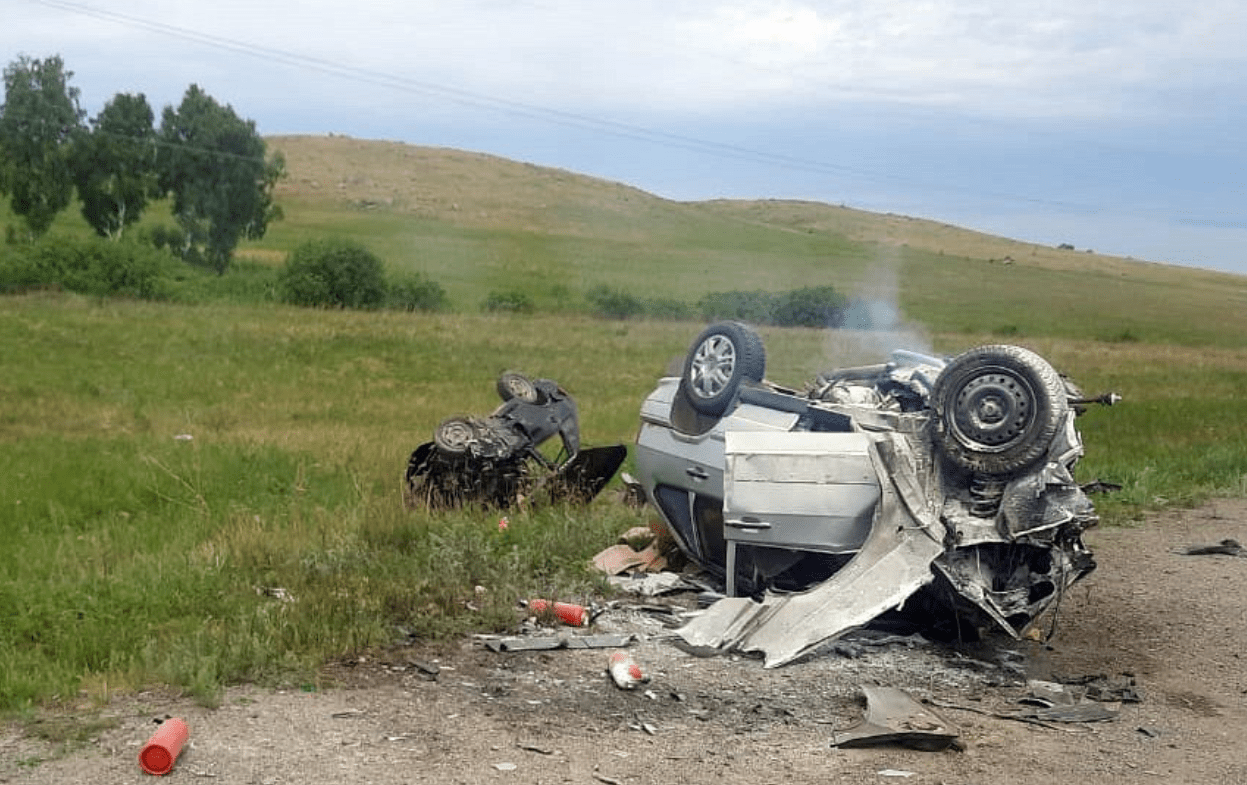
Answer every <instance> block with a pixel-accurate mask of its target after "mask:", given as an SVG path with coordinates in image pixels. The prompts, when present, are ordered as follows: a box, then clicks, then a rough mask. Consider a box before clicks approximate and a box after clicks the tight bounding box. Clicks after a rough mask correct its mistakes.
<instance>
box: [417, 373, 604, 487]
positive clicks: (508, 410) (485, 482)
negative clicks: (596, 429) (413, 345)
mask: <svg viewBox="0 0 1247 785" xmlns="http://www.w3.org/2000/svg"><path fill="white" fill-rule="evenodd" d="M496 389H497V392H498V397H499V398H501V399H502V404H501V405H500V406H499V407H498V408H497V409H495V410H494V412H493V413H492V414H490V415H489V416H488V417H483V418H482V417H467V416H454V417H448V418H447V419H445V420H443V421H442V422H441V423H440V424H439V425H438V426H437V428H436V429H434V431H433V440H432V441H430V442H425V443H424V444H421V445H420V446H419V447H417V448H416V449H415V451H414V452H412V454H411V457H410V458H409V459H408V461H407V470H406V472H405V474H404V475H403V486H404V492H405V493H404V495H405V497H406V500H407V504H408V506H416V505H424V506H426V507H431V508H441V507H451V506H458V505H462V504H468V503H478V504H485V505H491V506H496V507H503V508H506V507H510V506H512V505H514V504H516V503H518V502H520V501H523V500H528V499H544V500H570V501H579V502H587V501H589V500H591V499H592V498H593V497H594V496H596V495H597V494H598V492H600V491H601V490H602V488H603V487H604V486H605V485H606V483H608V482H609V481H610V479H611V477H613V476H614V475H615V472H616V471H618V470H619V467H620V466H621V465H622V464H623V461H624V459H625V458H626V457H627V454H628V450H627V448H626V447H624V446H623V445H622V444H619V445H611V446H607V447H595V448H588V449H582V448H581V446H580V423H579V420H578V415H577V408H576V402H575V400H574V399H573V398H572V397H571V396H570V395H569V394H568V393H567V391H566V390H564V389H563V388H562V387H560V386H559V385H558V384H557V383H556V382H554V381H551V380H550V379H529V378H528V377H526V376H524V375H522V374H519V373H515V372H513V371H507V372H506V373H503V374H502V375H501V376H500V377H499V378H498V381H497V384H496ZM555 436H558V437H559V439H560V441H561V450H560V451H559V452H558V454H557V456H555V457H554V458H548V457H546V455H544V454H543V453H542V452H541V451H540V450H539V449H538V448H539V447H540V446H541V445H542V444H543V443H544V442H546V441H547V440H549V439H552V438H553V437H555Z"/></svg>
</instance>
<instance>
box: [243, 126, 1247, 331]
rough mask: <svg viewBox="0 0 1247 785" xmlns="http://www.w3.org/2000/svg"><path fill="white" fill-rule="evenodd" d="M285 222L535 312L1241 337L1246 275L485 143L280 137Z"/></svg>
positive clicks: (469, 297) (469, 294) (296, 236)
mask: <svg viewBox="0 0 1247 785" xmlns="http://www.w3.org/2000/svg"><path fill="white" fill-rule="evenodd" d="M268 141H269V145H270V147H271V148H272V149H275V150H280V151H282V152H283V153H284V154H285V156H286V159H287V164H288V168H289V173H290V176H289V178H288V179H287V180H286V181H284V182H283V183H282V184H281V185H280V187H279V192H278V197H279V200H280V202H281V203H282V204H283V205H284V207H285V210H286V214H287V218H286V220H285V221H283V222H280V223H277V224H274V225H273V226H272V228H271V229H270V234H269V236H268V238H266V240H265V241H264V242H262V243H260V244H258V245H257V246H255V247H254V248H252V249H250V250H249V251H245V252H244V253H251V254H252V255H253V256H254V257H255V258H268V259H270V260H273V261H277V260H279V259H281V258H282V254H283V252H284V250H285V249H288V248H289V247H291V245H292V244H294V243H296V242H298V241H299V240H300V239H303V238H306V237H309V236H318V235H324V234H346V235H351V236H353V237H355V238H357V239H360V240H362V241H363V242H365V243H366V244H368V245H369V246H370V247H371V248H373V250H374V251H376V252H377V253H378V254H380V255H381V256H382V257H383V258H384V259H385V260H386V261H387V262H388V263H389V264H390V265H391V266H392V267H394V268H395V269H417V270H421V271H423V272H426V273H428V274H429V275H431V276H432V277H433V278H434V279H435V280H437V281H439V282H440V283H442V285H443V286H445V287H446V288H447V290H448V292H449V294H450V296H451V299H452V302H453V303H454V304H455V307H456V308H458V309H461V310H474V309H475V308H476V307H477V306H478V305H479V303H480V302H481V300H482V299H483V298H484V297H485V296H486V295H487V294H488V293H489V292H490V291H495V290H499V291H502V290H505V291H517V292H522V293H523V294H524V295H525V296H526V297H528V298H530V299H531V300H532V301H533V302H534V303H535V304H536V305H537V306H538V308H539V309H540V310H543V311H555V312H560V311H561V312H567V311H576V310H578V309H581V308H582V307H583V294H584V293H585V292H587V291H589V290H590V289H592V288H593V287H595V286H609V287H613V288H618V289H620V290H624V291H627V292H630V293H632V294H634V295H636V296H639V297H667V298H674V299H678V300H681V301H683V302H687V303H694V302H696V301H697V300H698V299H699V298H701V297H702V296H704V295H705V294H707V293H710V292H721V291H729V290H753V289H764V290H770V291H782V290H789V289H793V288H799V287H802V286H825V285H831V286H834V287H836V288H837V289H838V290H840V291H842V292H843V293H846V294H849V295H852V296H860V297H869V298H875V299H882V300H887V301H892V302H894V303H895V304H896V305H897V306H898V307H899V309H900V310H901V311H903V312H904V314H905V315H906V317H907V318H908V319H909V320H910V321H911V322H913V323H915V324H920V325H922V326H923V327H925V328H927V329H929V330H932V331H936V332H944V331H951V332H967V333H978V334H994V335H1001V336H1015V337H1016V336H1037V335H1052V336H1065V337H1070V338H1095V339H1098V340H1106V341H1119V342H1120V341H1146V342H1150V341H1159V342H1165V343H1178V344H1183V345H1212V346H1218V345H1219V346H1234V345H1240V341H1241V339H1240V338H1238V337H1237V336H1242V335H1247V277H1243V276H1235V275H1229V274H1224V273H1216V272H1210V271H1203V270H1194V269H1190V268H1182V267H1175V266H1169V265H1161V264H1152V263H1147V262H1143V261H1135V260H1130V259H1123V258H1120V257H1113V256H1104V255H1100V254H1095V253H1090V252H1086V251H1078V250H1068V249H1059V248H1049V247H1045V246H1039V245H1035V244H1032V243H1022V242H1017V241H1014V240H1010V239H1007V238H1001V237H993V236H991V235H986V234H983V233H980V232H974V231H970V230H966V229H960V228H958V227H954V226H950V225H948V224H942V223H937V222H934V221H928V220H923V219H920V218H908V217H904V216H897V215H881V214H875V213H868V212H864V211H860V210H853V209H849V208H845V207H837V206H834V205H827V204H819V203H812V202H797V201H782V200H767V201H728V200H716V201H710V202H673V201H670V200H666V199H661V198H659V197H656V196H653V195H650V194H647V193H645V192H643V191H640V190H637V189H635V188H632V187H629V186H626V185H622V184H619V183H613V182H607V181H603V180H599V179H595V178H590V177H585V176H583V175H578V174H574V173H571V172H566V171H561V170H557V169H549V168H544V167H538V166H533V165H530V164H523V163H518V162H515V161H509V160H506V159H502V158H497V157H493V156H488V155H482V154H479V153H467V152H461V151H456V150H447V149H438V148H426V147H416V146H412V145H405V144H399V143H393V142H375V141H361V140H356V139H351V138H347V137H341V136H328V137H310V136H296V137H273V138H270V139H269V140H268Z"/></svg>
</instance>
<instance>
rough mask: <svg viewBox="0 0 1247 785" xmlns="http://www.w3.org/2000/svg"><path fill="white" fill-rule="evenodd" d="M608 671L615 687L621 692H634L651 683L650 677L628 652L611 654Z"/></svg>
mask: <svg viewBox="0 0 1247 785" xmlns="http://www.w3.org/2000/svg"><path fill="white" fill-rule="evenodd" d="M608 671H609V673H610V675H611V679H612V680H614V682H615V686H617V687H619V688H620V689H621V690H634V689H636V688H637V687H638V686H639V685H641V684H648V683H649V675H648V674H646V673H645V671H643V670H641V666H640V665H638V664H637V663H636V660H634V659H632V655H631V654H629V653H628V652H626V651H615V652H611V656H610V665H609V667H608Z"/></svg>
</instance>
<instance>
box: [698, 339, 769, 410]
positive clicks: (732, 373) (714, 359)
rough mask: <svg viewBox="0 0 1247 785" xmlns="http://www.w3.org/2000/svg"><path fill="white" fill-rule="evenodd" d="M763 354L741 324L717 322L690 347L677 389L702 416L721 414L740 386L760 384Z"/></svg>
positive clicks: (764, 362)
mask: <svg viewBox="0 0 1247 785" xmlns="http://www.w3.org/2000/svg"><path fill="white" fill-rule="evenodd" d="M765 372H766V350H765V349H764V348H763V346H762V339H761V338H760V337H758V334H757V333H755V332H754V331H753V330H752V329H750V328H749V327H747V326H746V325H744V324H741V323H740V322H720V323H718V324H713V325H711V326H709V327H707V328H706V329H705V330H703V331H702V333H701V335H699V336H697V340H695V341H693V345H692V346H691V347H689V351H688V356H687V357H686V358H685V360H684V374H683V376H682V377H681V379H680V388H681V389H682V391H683V393H684V395H685V397H687V398H688V401H689V403H690V404H692V406H693V408H694V409H696V410H697V411H698V412H700V413H702V414H708V415H712V416H717V415H720V414H722V413H723V412H724V411H725V410H726V409H727V407H728V404H729V403H731V401H732V399H733V398H734V397H735V395H736V390H737V389H738V388H739V387H740V385H741V382H744V381H746V380H747V381H751V382H760V381H762V375H763V374H764V373H765Z"/></svg>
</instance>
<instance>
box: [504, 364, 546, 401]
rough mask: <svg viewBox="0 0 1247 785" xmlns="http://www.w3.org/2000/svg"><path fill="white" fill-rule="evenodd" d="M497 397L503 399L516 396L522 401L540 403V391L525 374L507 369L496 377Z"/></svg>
mask: <svg viewBox="0 0 1247 785" xmlns="http://www.w3.org/2000/svg"><path fill="white" fill-rule="evenodd" d="M497 389H498V397H499V398H501V399H502V400H503V401H509V400H511V399H512V398H518V399H519V400H521V401H523V402H524V403H534V404H536V403H542V400H541V398H542V395H541V391H540V390H538V389H537V385H535V384H533V381H532V379H529V378H528V377H527V376H525V375H523V374H521V373H516V372H514V371H507V372H505V373H503V374H502V375H501V376H499V377H498V385H497Z"/></svg>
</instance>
